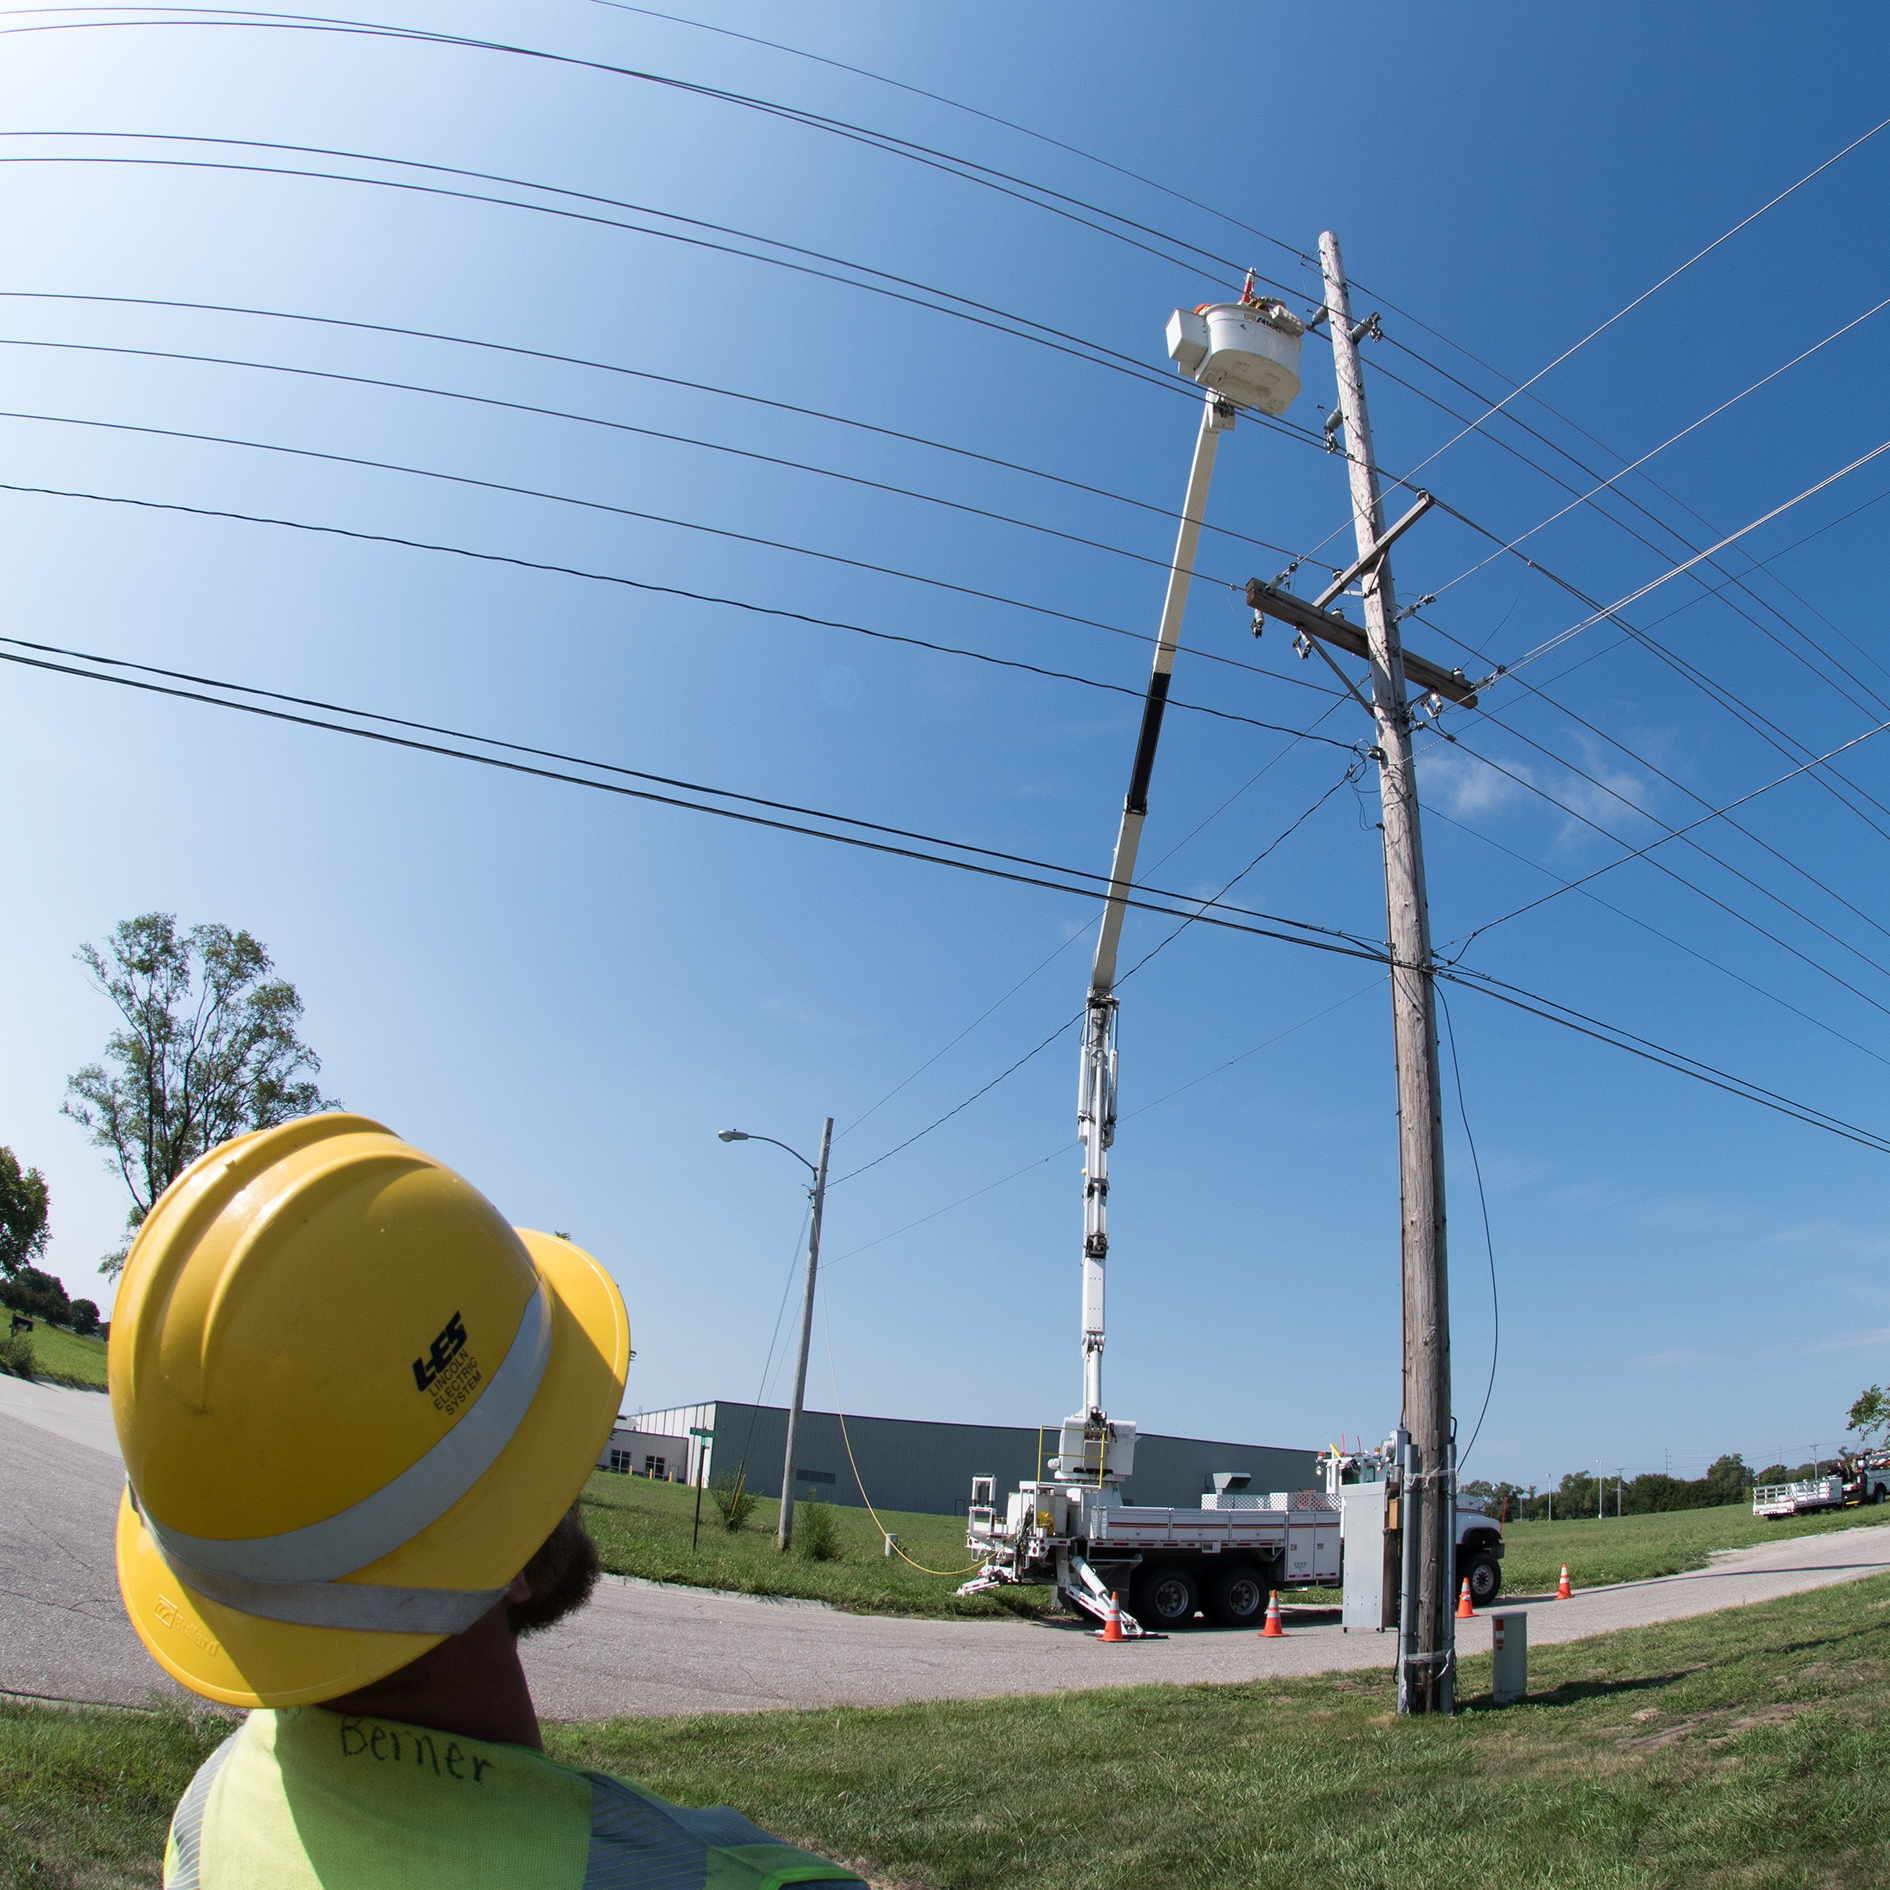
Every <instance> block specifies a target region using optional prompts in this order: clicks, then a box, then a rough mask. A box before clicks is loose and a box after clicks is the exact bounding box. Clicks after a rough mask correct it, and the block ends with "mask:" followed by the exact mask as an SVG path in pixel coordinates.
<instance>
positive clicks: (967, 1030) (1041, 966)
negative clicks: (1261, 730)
mask: <svg viewBox="0 0 1890 1890" xmlns="http://www.w3.org/2000/svg"><path fill="white" fill-rule="evenodd" d="M1337 707H1338V703H1336V702H1335V703H1334V704H1333V709H1336V708H1337ZM1333 709H1327V710H1326V712H1325V714H1324V715H1321V716H1320V717H1319V718H1318V721H1315V722H1314V723H1313V725H1312V729H1316V728H1317V727H1318V726H1319V722H1323V721H1324V720H1325V719H1326V717H1327V716H1329V715H1331V714H1332V712H1333ZM1312 729H1308V730H1306V731H1305V733H1306V734H1308V735H1310V734H1311V733H1312ZM1300 740H1301V737H1300V736H1298V735H1296V736H1294V738H1293V739H1292V740H1291V741H1290V742H1288V743H1287V744H1286V745H1285V746H1284V747H1283V748H1282V749H1281V750H1280V751H1279V753H1278V754H1276V755H1275V756H1273V758H1272V759H1271V760H1270V761H1268V762H1266V763H1265V764H1264V766H1262V767H1261V768H1260V769H1259V770H1258V772H1256V773H1255V774H1252V775H1250V776H1249V777H1248V778H1247V780H1246V781H1245V782H1243V783H1242V785H1241V786H1239V787H1238V788H1236V789H1235V790H1234V792H1233V793H1232V794H1230V795H1229V796H1228V797H1227V798H1226V800H1224V801H1222V802H1221V804H1220V805H1219V806H1218V807H1217V808H1215V809H1214V811H1213V812H1212V813H1211V814H1209V815H1208V816H1207V818H1206V819H1205V820H1202V821H1200V822H1199V823H1197V824H1196V825H1195V826H1194V827H1192V828H1190V829H1189V831H1188V832H1187V833H1185V834H1183V835H1182V837H1181V838H1180V839H1179V840H1177V841H1176V842H1175V844H1174V845H1173V846H1171V847H1170V848H1169V849H1168V851H1167V852H1166V853H1164V854H1163V855H1162V856H1161V858H1160V859H1158V860H1157V861H1156V862H1155V864H1154V866H1152V867H1150V868H1149V871H1150V872H1154V871H1157V870H1158V869H1159V868H1161V867H1163V866H1166V865H1167V864H1168V862H1169V861H1170V860H1172V859H1173V858H1174V857H1175V855H1176V854H1177V853H1179V852H1180V851H1181V849H1182V848H1183V847H1185V846H1186V845H1187V844H1188V843H1189V841H1191V840H1192V839H1193V838H1194V837H1195V835H1196V834H1198V833H1200V832H1201V830H1202V829H1203V828H1205V827H1207V826H1209V825H1211V824H1212V823H1213V822H1214V821H1216V820H1218V819H1219V818H1220V817H1221V815H1222V814H1224V813H1226V811H1227V810H1228V809H1229V808H1230V807H1232V806H1233V804H1234V803H1235V802H1236V801H1237V800H1239V799H1240V797H1241V796H1242V795H1243V794H1245V793H1246V792H1247V790H1248V789H1249V788H1251V787H1252V786H1253V785H1254V784H1255V783H1256V782H1257V781H1259V780H1260V778H1261V776H1262V775H1265V774H1267V773H1269V772H1270V771H1271V770H1272V769H1273V768H1275V767H1277V766H1278V765H1279V763H1280V762H1282V761H1284V760H1285V759H1286V757H1287V756H1288V755H1289V754H1291V753H1292V752H1293V750H1294V749H1295V748H1296V747H1297V746H1298V745H1299V742H1300ZM1309 811H1310V810H1309ZM1296 824H1297V823H1296ZM1281 837H1282V838H1284V837H1285V836H1284V835H1282V836H1281ZM1275 844H1277V842H1276V843H1275ZM1271 850H1272V849H1271V848H1269V849H1268V851H1269V852H1270V851H1271ZM1260 857H1261V858H1262V859H1264V858H1265V857H1266V856H1265V854H1262V855H1261V856H1260ZM1258 864H1259V860H1255V861H1254V862H1253V863H1252V865H1253V866H1257V865H1258ZM1247 870H1248V871H1251V870H1252V866H1249V868H1248V869H1247ZM1244 877H1245V875H1244V874H1241V875H1237V876H1236V880H1232V881H1229V882H1228V884H1229V886H1231V885H1233V884H1235V883H1237V881H1238V879H1239V878H1244ZM1227 890H1228V887H1227V886H1223V887H1222V888H1221V894H1222V895H1225V894H1226V892H1227ZM1094 923H1095V922H1094V921H1092V922H1091V924H1090V925H1086V926H1084V927H1083V929H1082V930H1081V931H1079V932H1072V933H1071V934H1070V936H1069V937H1068V938H1066V939H1065V940H1064V941H1063V943H1062V944H1061V945H1059V946H1057V948H1056V949H1055V950H1054V951H1053V952H1051V953H1050V954H1049V956H1048V957H1046V958H1043V959H1040V960H1039V961H1038V963H1037V964H1036V965H1035V966H1034V967H1033V968H1032V969H1031V970H1030V971H1027V972H1026V973H1025V974H1024V976H1023V977H1021V978H1020V979H1018V981H1017V982H1016V983H1015V984H1014V985H1012V986H1011V988H1010V989H1009V990H1008V991H1006V992H1005V993H1004V995H1003V996H1002V997H1000V998H999V999H998V1000H997V1002H996V1003H994V1004H990V1005H987V1006H986V1007H985V1008H984V1009H983V1010H982V1011H980V1012H979V1013H978V1015H977V1016H976V1017H974V1018H973V1019H972V1020H971V1022H970V1023H968V1024H967V1025H966V1026H965V1027H964V1029H963V1030H961V1031H959V1033H958V1034H957V1035H956V1036H955V1037H953V1038H952V1039H951V1041H950V1042H949V1043H946V1044H945V1045H943V1046H942V1047H941V1048H939V1049H937V1050H935V1051H934V1052H933V1053H932V1054H931V1055H930V1056H929V1057H927V1058H926V1060H925V1061H924V1062H923V1063H921V1064H920V1065H919V1067H918V1068H917V1069H916V1070H914V1071H912V1073H911V1074H910V1075H908V1076H905V1077H903V1078H901V1080H900V1081H899V1082H897V1083H895V1084H894V1085H893V1086H892V1088H891V1089H889V1090H888V1091H887V1092H886V1093H885V1095H883V1096H881V1097H880V1099H879V1101H878V1102H876V1103H874V1104H873V1105H872V1107H871V1108H869V1109H867V1110H865V1111H864V1112H863V1113H862V1114H860V1115H858V1116H856V1117H855V1118H854V1119H853V1121H852V1122H850V1123H848V1125H847V1127H846V1128H845V1129H844V1130H842V1131H841V1133H842V1134H847V1135H850V1134H851V1133H852V1132H853V1130H855V1129H857V1128H858V1127H859V1126H860V1124H861V1123H862V1122H864V1121H865V1120H866V1119H867V1117H868V1116H871V1115H873V1114H874V1113H875V1112H876V1111H878V1110H879V1109H881V1108H883V1107H884V1106H885V1105H886V1104H887V1103H889V1102H890V1101H891V1100H892V1099H893V1098H894V1097H895V1096H897V1095H898V1094H899V1092H900V1091H901V1090H902V1089H904V1088H906V1087H907V1085H908V1084H910V1083H912V1082H914V1081H916V1080H917V1079H918V1078H919V1077H921V1076H923V1075H924V1074H925V1072H926V1071H927V1070H929V1069H930V1068H931V1067H932V1065H933V1064H934V1063H936V1062H937V1061H938V1060H939V1058H940V1057H942V1056H944V1055H945V1053H946V1051H948V1050H951V1049H954V1048H956V1047H957V1045H959V1044H961V1043H963V1042H964V1040H965V1039H966V1038H967V1037H969V1036H970V1035H971V1033H972V1032H973V1031H974V1030H976V1029H977V1027H978V1026H979V1025H980V1024H982V1023H983V1022H984V1020H985V1019H986V1018H987V1017H989V1016H991V1015H992V1013H993V1012H995V1011H998V1010H1000V1009H1002V1008H1003V1006H1004V1005H1006V1004H1008V1003H1009V1002H1010V1001H1011V999H1012V998H1014V997H1015V996H1016V995H1017V994H1018V992H1019V991H1021V990H1022V989H1023V988H1024V986H1025V985H1027V984H1029V983H1030V982H1031V981H1032V979H1034V978H1036V977H1037V976H1038V975H1039V974H1040V973H1042V972H1044V971H1046V970H1047V969H1048V968H1049V967H1050V966H1051V965H1052V964H1054V963H1055V962H1056V960H1057V959H1059V958H1061V957H1062V956H1063V954H1064V953H1065V952H1067V951H1068V950H1069V949H1070V947H1071V946H1072V945H1074V944H1075V943H1076V942H1077V940H1078V939H1080V938H1086V937H1087V936H1088V935H1089V933H1090V931H1091V930H1092V929H1093V926H1094ZM1179 929H1180V928H1177V932H1176V933H1170V934H1169V937H1170V938H1173V937H1175V936H1177V935H1178V931H1179ZM1144 962H1146V961H1144ZM1136 968H1137V969H1139V968H1140V967H1139V966H1138V967H1136ZM836 1139H837V1138H836Z"/></svg>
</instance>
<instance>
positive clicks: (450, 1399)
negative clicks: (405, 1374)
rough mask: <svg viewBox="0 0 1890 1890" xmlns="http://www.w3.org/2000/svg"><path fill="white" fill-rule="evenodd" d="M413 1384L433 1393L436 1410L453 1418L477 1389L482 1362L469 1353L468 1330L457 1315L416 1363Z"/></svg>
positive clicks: (456, 1314)
mask: <svg viewBox="0 0 1890 1890" xmlns="http://www.w3.org/2000/svg"><path fill="white" fill-rule="evenodd" d="M413 1382H414V1383H415V1384H416V1385H417V1386H418V1387H419V1388H420V1389H421V1390H422V1391H429V1392H431V1393H432V1394H433V1408H434V1409H435V1410H436V1411H442V1412H444V1413H445V1414H446V1415H447V1416H448V1417H451V1416H452V1415H453V1413H454V1412H456V1411H457V1410H458V1409H459V1407H460V1406H461V1405H462V1404H464V1403H465V1402H466V1400H467V1399H468V1398H470V1397H471V1396H472V1394H473V1393H474V1392H475V1391H477V1390H478V1388H479V1384H480V1372H479V1361H478V1360H477V1359H476V1358H474V1357H473V1355H472V1354H471V1353H470V1352H468V1351H467V1350H466V1328H465V1325H464V1324H463V1323H462V1322H461V1319H460V1316H459V1314H458V1313H455V1314H454V1315H453V1316H452V1318H450V1319H449V1320H448V1321H447V1322H446V1324H445V1325H444V1326H443V1327H442V1328H441V1330H440V1333H439V1336H438V1337H437V1338H436V1339H435V1340H434V1341H433V1343H432V1344H431V1345H429V1346H428V1347H427V1355H426V1357H425V1358H417V1359H415V1360H414V1362H413Z"/></svg>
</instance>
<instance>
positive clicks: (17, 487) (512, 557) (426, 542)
mask: <svg viewBox="0 0 1890 1890" xmlns="http://www.w3.org/2000/svg"><path fill="white" fill-rule="evenodd" d="M0 492H15V493H22V494H27V495H30V496H34V497H40V498H52V499H75V500H83V501H86V502H89V503H93V504H98V505H118V506H125V507H127V508H129V509H132V510H136V511H146V512H174V513H178V514H181V515H183V516H185V517H190V518H204V519H218V520H224V521H229V522H233V523H236V524H243V525H268V526H275V527H278V528H280V529H281V530H284V531H295V532H307V533H311V534H313V535H315V536H318V537H324V538H341V539H349V540H354V541H357V542H359V543H362V544H370V545H388V546H392V547H394V548H396V549H399V550H403V551H429V552H436V553H439V554H441V555H443V556H447V557H454V558H468V559H472V560H475V561H477V562H479V563H482V564H497V565H506V566H510V567H512V568H513V569H516V570H520V571H531V572H538V573H545V574H549V575H552V576H557V577H569V578H577V579H580V580H581V581H583V582H585V583H591V584H614V585H617V586H619V587H621V588H623V589H626V590H634V591H643V592H647V593H649V594H651V595H653V596H660V597H676V598H681V599H683V600H685V601H687V602H690V603H698V604H713V605H716V606H718V607H720V608H726V609H730V610H739V611H744V612H747V613H749V614H750V615H753V616H759V617H776V618H780V619H782V620H783V621H785V622H789V623H804V624H809V625H811V626H813V627H815V628H818V629H828V630H845V631H847V632H849V633H850V634H852V635H855V636H864V637H870V638H872V639H873V640H875V641H876V642H881V643H901V644H906V645H909V646H910V647H912V648H914V649H921V650H929V651H931V652H932V653H934V654H935V655H939V656H955V657H961V658H964V659H966V660H969V661H972V662H977V663H984V664H987V665H989V666H990V667H992V668H996V669H1014V670H1019V671H1022V672H1025V673H1028V674H1031V675H1036V676H1042V677H1045V678H1048V679H1050V680H1052V681H1056V682H1068V683H1077V684H1080V685H1082V686H1083V687H1084V688H1088V689H1100V690H1104V691H1106V692H1107V693H1109V694H1111V695H1124V696H1131V697H1134V698H1135V699H1137V700H1140V699H1141V697H1142V696H1143V695H1145V694H1146V690H1145V689H1136V688H1131V687H1130V686H1129V685H1128V684H1126V683H1111V682H1104V681H1102V680H1101V679H1100V678H1097V677H1094V676H1082V675H1078V674H1076V673H1075V672H1073V671H1070V670H1059V669H1050V668H1047V667H1045V666H1043V665H1041V664H1036V663H1027V662H1025V661H1023V660H1022V659H1021V658H1018V657H1009V656H993V655H991V654H990V653H989V652H987V651H984V650H972V649H965V648H963V647H961V646H959V645H956V644H950V643H939V642H935V641H933V640H931V639H929V638H925V637H917V636H911V635H908V634H906V633H904V632H901V631H893V630H879V629H874V628H872V627H871V626H869V625H866V624H857V623H849V622H847V621H845V620H844V619H841V618H837V617H821V616H817V615H815V614H813V613H812V612H809V611H803V610H793V609H790V608H788V607H787V606H785V605H780V604H763V603H758V602H756V601H754V600H753V599H748V598H739V597H724V596H720V595H717V594H716V593H714V592H710V591H696V590H691V589H689V588H688V587H687V586H685V585H680V584H659V583H656V582H655V581H654V580H652V579H648V578H633V577H627V576H625V575H623V574H622V573H619V572H611V571H591V570H587V569H585V568H584V567H583V566H581V565H571V564H561V563H559V562H557V561H555V560H552V559H545V558H526V557H520V556H518V555H516V554H513V553H509V552H498V551H480V550H476V549H474V548H473V547H471V546H467V545H451V544H444V543H440V542H438V541H436V540H432V539H425V538H410V537H406V536H403V535H401V534H398V533H394V532H370V531H363V530H360V529H358V528H356V527H352V526H346V525H324V524H318V523H315V522H313V521H311V520H307V519H293V518H283V517H280V516H275V515H271V514H267V513H259V512H239V511H237V510H235V509H234V508H232V507H228V506H211V505H186V504H184V503H182V502H181V501H178V500H171V499H144V498H136V497H133V496H131V495H130V494H126V493H112V492H90V491H85V490H82V489H79V488H74V487H67V486H39V485H29V484H27V483H25V482H24V481H20V480H0ZM1090 627H1091V628H1097V629H1110V626H1108V625H1106V624H1101V623H1097V624H1092V625H1091V626H1090ZM1111 634H1112V635H1116V636H1122V637H1127V638H1129V639H1130V641H1132V642H1136V643H1152V642H1153V641H1154V639H1153V638H1152V637H1150V636H1148V635H1146V634H1145V633H1143V632H1141V631H1136V630H1126V629H1113V630H1111ZM1183 647H1184V648H1190V649H1191V653H1192V654H1194V655H1197V656H1200V657H1202V658H1203V659H1204V660H1206V661H1208V662H1213V663H1221V664H1224V665H1226V666H1227V667H1229V668H1232V669H1240V670H1245V671H1247V672H1248V673H1249V674H1250V675H1255V676H1264V677H1267V678H1268V679H1269V680H1273V681H1279V682H1286V683H1297V684H1298V686H1299V687H1301V688H1304V689H1309V690H1311V691H1312V692H1313V693H1314V694H1315V695H1320V696H1325V697H1327V698H1331V697H1334V696H1336V695H1337V693H1338V692H1337V691H1336V690H1331V689H1326V688H1323V687H1322V686H1321V685H1319V684H1317V683H1300V682H1299V679H1298V678H1297V677H1293V676H1285V675H1280V674H1278V673H1277V672H1275V671H1273V670H1269V669H1263V668H1260V667H1259V666H1258V665H1256V664H1251V663H1243V662H1241V661H1239V659H1238V658H1235V657H1230V656H1222V655H1220V654H1219V653H1218V652H1216V651H1213V650H1199V649H1192V648H1191V646H1186V645H1184V646H1183ZM1173 706H1175V707H1177V708H1182V709H1186V710H1187V711H1188V712H1189V713H1191V714H1195V715H1211V716H1214V717H1217V718H1218V719H1220V720H1222V721H1229V722H1244V723H1246V724H1247V725H1248V726H1249V727H1252V728H1259V729H1264V730H1266V731H1267V732H1268V733H1271V734H1297V733H1298V732H1299V731H1298V730H1296V729H1293V728H1291V727H1290V726H1288V725H1286V724H1282V723H1275V722H1266V721H1261V720H1259V719H1257V718H1256V717H1253V716H1247V715H1241V714H1239V713H1237V712H1236V711H1234V710H1232V709H1217V708H1213V707H1211V706H1210V705H1208V704H1206V703H1194V702H1185V701H1177V702H1176V703H1175V704H1174V705H1173ZM1315 739H1317V740H1319V741H1322V742H1329V743H1330V745H1331V746H1333V747H1342V748H1343V747H1350V746H1351V744H1350V743H1346V742H1338V741H1333V740H1332V739H1331V738H1330V737H1326V736H1319V737H1316V738H1315Z"/></svg>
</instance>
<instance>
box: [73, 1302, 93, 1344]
mask: <svg viewBox="0 0 1890 1890" xmlns="http://www.w3.org/2000/svg"><path fill="white" fill-rule="evenodd" d="M66 1324H67V1325H69V1326H70V1327H71V1328H72V1329H73V1331H74V1332H76V1333H78V1334H79V1335H80V1337H81V1338H90V1337H91V1336H92V1334H93V1333H95V1332H96V1331H97V1330H98V1307H97V1306H96V1305H94V1304H93V1302H92V1301H91V1300H89V1299H75V1300H74V1301H73V1302H72V1306H71V1309H70V1310H69V1311H68V1313H67V1314H66Z"/></svg>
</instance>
